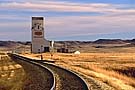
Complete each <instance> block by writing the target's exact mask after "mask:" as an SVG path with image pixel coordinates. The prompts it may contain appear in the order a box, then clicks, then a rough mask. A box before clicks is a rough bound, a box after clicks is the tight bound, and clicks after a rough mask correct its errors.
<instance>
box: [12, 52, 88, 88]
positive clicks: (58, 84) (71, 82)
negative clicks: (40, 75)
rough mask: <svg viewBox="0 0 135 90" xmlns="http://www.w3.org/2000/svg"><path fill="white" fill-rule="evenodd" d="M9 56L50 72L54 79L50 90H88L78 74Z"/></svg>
mask: <svg viewBox="0 0 135 90" xmlns="http://www.w3.org/2000/svg"><path fill="white" fill-rule="evenodd" d="M11 56H14V57H16V58H18V59H21V60H24V61H27V62H29V63H32V64H34V65H38V66H40V67H42V68H45V69H47V70H49V71H50V72H52V73H53V77H55V78H54V82H53V84H52V87H51V88H50V89H51V90H89V88H88V85H87V83H86V82H85V81H84V80H83V79H82V78H81V77H80V76H79V75H78V74H76V73H74V72H72V71H70V70H67V69H64V68H61V67H59V66H56V65H54V64H50V63H47V62H40V61H35V60H32V59H29V58H26V57H23V56H18V55H15V54H12V55H11ZM45 90H46V89H45Z"/></svg>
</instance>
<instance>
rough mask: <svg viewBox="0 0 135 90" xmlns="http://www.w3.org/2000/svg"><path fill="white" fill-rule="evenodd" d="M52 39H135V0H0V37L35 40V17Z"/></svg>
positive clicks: (0, 38)
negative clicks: (40, 18) (32, 37)
mask: <svg viewBox="0 0 135 90" xmlns="http://www.w3.org/2000/svg"><path fill="white" fill-rule="evenodd" d="M32 16H43V17H44V18H45V38H46V39H48V40H57V41H61V40H66V41H69V40H77V41H91V40H92V41H93V40H97V39H134V38H135V0H0V40H2V41H5V40H6V41H7V40H14V41H31V17H32Z"/></svg>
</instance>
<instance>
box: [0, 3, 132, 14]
mask: <svg viewBox="0 0 135 90" xmlns="http://www.w3.org/2000/svg"><path fill="white" fill-rule="evenodd" d="M122 6H123V7H124V5H122ZM119 7H121V5H115V4H104V3H88V4H86V3H71V2H57V1H42V3H41V2H40V3H35V2H11V3H1V4H0V8H3V9H15V10H29V11H42V12H44V11H56V12H98V13H133V12H135V9H134V8H133V9H118V8H119Z"/></svg>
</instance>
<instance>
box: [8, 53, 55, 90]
mask: <svg viewBox="0 0 135 90" xmlns="http://www.w3.org/2000/svg"><path fill="white" fill-rule="evenodd" d="M9 56H10V57H11V58H12V59H13V60H14V61H15V62H17V63H19V64H20V65H22V67H23V68H24V70H25V72H26V74H27V76H28V79H27V80H26V81H25V83H24V86H23V87H22V88H23V90H55V77H54V73H53V72H52V71H51V70H50V69H49V68H47V67H45V66H43V65H41V64H39V63H37V62H34V61H32V60H30V59H28V58H25V57H22V56H18V55H14V54H9Z"/></svg>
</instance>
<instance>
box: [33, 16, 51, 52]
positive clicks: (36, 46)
mask: <svg viewBox="0 0 135 90" xmlns="http://www.w3.org/2000/svg"><path fill="white" fill-rule="evenodd" d="M31 31H32V47H31V51H32V53H42V52H49V47H50V43H49V41H47V40H46V39H45V38H44V17H32V28H31Z"/></svg>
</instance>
